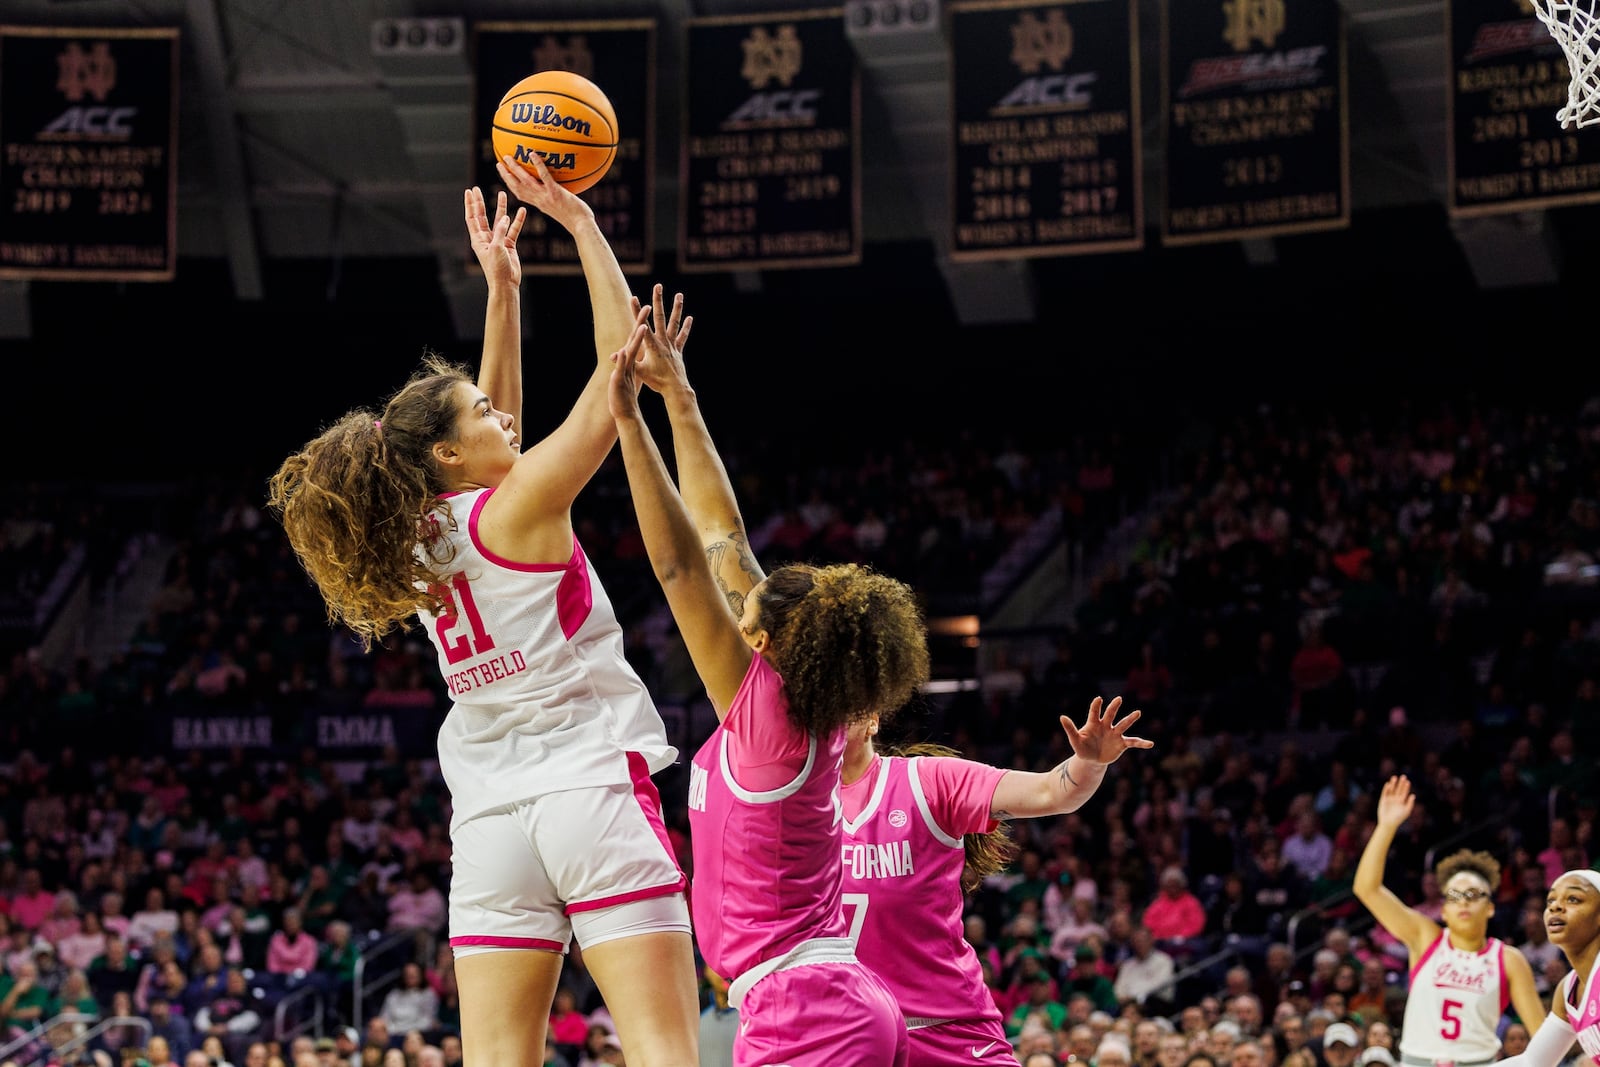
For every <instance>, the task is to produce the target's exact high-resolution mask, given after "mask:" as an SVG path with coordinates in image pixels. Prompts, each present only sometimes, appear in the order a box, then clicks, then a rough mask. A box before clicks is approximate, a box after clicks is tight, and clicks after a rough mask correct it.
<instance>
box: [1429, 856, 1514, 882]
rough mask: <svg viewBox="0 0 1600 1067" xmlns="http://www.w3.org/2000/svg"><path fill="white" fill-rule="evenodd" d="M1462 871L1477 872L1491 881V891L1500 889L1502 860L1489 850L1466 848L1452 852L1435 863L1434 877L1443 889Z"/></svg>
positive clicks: (1480, 876)
mask: <svg viewBox="0 0 1600 1067" xmlns="http://www.w3.org/2000/svg"><path fill="white" fill-rule="evenodd" d="M1462 871H1467V872H1468V873H1470V874H1475V875H1477V876H1478V877H1479V878H1482V879H1483V880H1484V881H1485V882H1487V883H1489V892H1490V893H1495V892H1498V891H1499V889H1500V861H1499V860H1497V859H1495V858H1494V857H1493V856H1491V855H1490V854H1489V853H1487V852H1474V851H1472V850H1471V849H1466V848H1464V849H1461V850H1460V851H1458V852H1452V853H1450V855H1448V856H1446V857H1445V858H1444V859H1442V860H1440V861H1439V862H1438V863H1437V864H1435V865H1434V868H1433V877H1434V879H1435V880H1436V881H1437V882H1438V883H1439V888H1440V889H1443V888H1444V887H1445V884H1446V883H1447V882H1449V881H1450V879H1452V878H1454V877H1455V876H1456V875H1458V874H1460V873H1461V872H1462Z"/></svg>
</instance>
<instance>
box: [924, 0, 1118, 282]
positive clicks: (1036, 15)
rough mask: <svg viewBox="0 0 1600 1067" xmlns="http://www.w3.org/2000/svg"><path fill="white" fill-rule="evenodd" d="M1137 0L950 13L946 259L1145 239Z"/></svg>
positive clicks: (1110, 248)
mask: <svg viewBox="0 0 1600 1067" xmlns="http://www.w3.org/2000/svg"><path fill="white" fill-rule="evenodd" d="M1138 38H1139V33H1138V22H1137V16H1136V9H1135V7H1134V4H1133V3H1131V2H1130V0H1077V2H1070V0H1069V2H1067V3H1050V4H1038V3H1033V4H1018V3H1011V2H1001V3H989V2H980V3H964V4H957V5H954V6H953V7H952V8H951V9H950V41H951V49H950V71H951V74H950V81H951V96H952V108H951V110H952V117H953V119H954V122H955V130H954V136H953V138H952V141H953V144H954V145H955V162H954V166H953V167H952V178H953V181H954V183H955V187H954V189H953V190H952V195H951V198H950V203H951V206H952V208H953V209H954V212H955V221H954V230H953V234H952V242H951V258H952V259H956V260H979V259H998V258H1007V257H1016V256H1043V255H1070V254H1074V253H1080V252H1114V251H1123V250H1131V249H1137V248H1140V247H1142V246H1143V244H1144V195H1143V191H1142V190H1143V188H1144V181H1143V174H1142V171H1143V164H1142V161H1141V160H1142V154H1143V153H1142V148H1141V144H1140V136H1139V90H1138V85H1139V59H1138Z"/></svg>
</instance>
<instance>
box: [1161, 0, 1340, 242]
mask: <svg viewBox="0 0 1600 1067" xmlns="http://www.w3.org/2000/svg"><path fill="white" fill-rule="evenodd" d="M1161 16H1162V17H1161V59H1162V62H1161V101H1162V126H1163V136H1162V141H1163V144H1164V145H1165V151H1166V166H1165V168H1164V170H1163V181H1162V191H1163V195H1162V206H1161V238H1162V242H1163V243H1164V244H1171V245H1182V244H1194V243H1196V242H1200V241H1220V240H1231V239H1235V238H1250V237H1271V236H1275V235H1278V234H1290V233H1306V232H1309V231H1314V230H1333V229H1342V228H1344V227H1346V226H1349V225H1350V102H1349V93H1348V91H1347V80H1346V68H1345V25H1344V17H1343V12H1342V10H1341V8H1340V6H1339V3H1338V0H1250V2H1248V3H1246V2H1243V0H1166V2H1164V3H1163V4H1162V6H1161Z"/></svg>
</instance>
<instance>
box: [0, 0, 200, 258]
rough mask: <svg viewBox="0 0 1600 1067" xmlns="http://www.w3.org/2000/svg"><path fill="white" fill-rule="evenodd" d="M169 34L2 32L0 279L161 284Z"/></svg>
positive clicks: (173, 88)
mask: <svg viewBox="0 0 1600 1067" xmlns="http://www.w3.org/2000/svg"><path fill="white" fill-rule="evenodd" d="M177 145H178V31H177V30H176V29H155V28H151V29H121V28H112V29H85V28H79V27H48V26H0V278H41V279H69V280H80V281H81V280H89V281H140V282H150V281H171V280H172V278H173V276H174V275H175V274H176V273H177V261H178V215H177V207H178V167H177V158H176V157H177Z"/></svg>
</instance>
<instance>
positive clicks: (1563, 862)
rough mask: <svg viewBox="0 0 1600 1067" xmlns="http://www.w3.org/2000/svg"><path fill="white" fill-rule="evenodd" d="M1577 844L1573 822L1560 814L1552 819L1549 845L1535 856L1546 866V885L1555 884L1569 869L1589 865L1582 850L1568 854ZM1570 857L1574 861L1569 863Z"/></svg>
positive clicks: (1540, 863) (1541, 864)
mask: <svg viewBox="0 0 1600 1067" xmlns="http://www.w3.org/2000/svg"><path fill="white" fill-rule="evenodd" d="M1576 844H1577V842H1576V841H1574V840H1573V838H1572V824H1571V823H1569V822H1567V820H1566V819H1563V818H1561V817H1560V816H1557V817H1556V818H1554V819H1551V820H1550V842H1549V845H1548V847H1546V848H1545V849H1544V851H1542V852H1540V853H1539V855H1538V856H1537V857H1535V858H1536V859H1537V860H1538V861H1539V865H1540V866H1541V867H1543V868H1544V884H1545V885H1555V883H1556V879H1557V878H1560V877H1561V876H1562V875H1563V874H1565V873H1566V872H1567V871H1568V870H1571V869H1575V868H1579V867H1587V866H1588V865H1589V863H1588V861H1587V860H1586V859H1585V858H1584V857H1583V856H1582V854H1581V852H1580V854H1579V855H1577V856H1568V855H1567V854H1566V853H1567V850H1568V849H1569V848H1572V847H1573V846H1574V845H1576ZM1568 859H1572V860H1573V861H1574V862H1572V863H1568V862H1567V860H1568Z"/></svg>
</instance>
